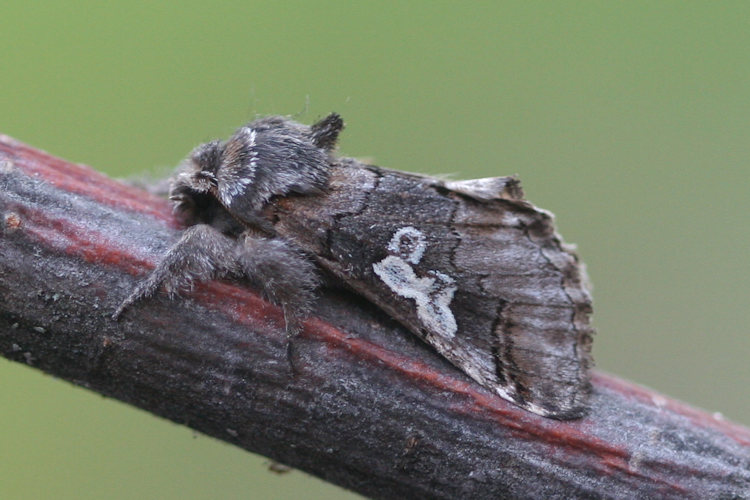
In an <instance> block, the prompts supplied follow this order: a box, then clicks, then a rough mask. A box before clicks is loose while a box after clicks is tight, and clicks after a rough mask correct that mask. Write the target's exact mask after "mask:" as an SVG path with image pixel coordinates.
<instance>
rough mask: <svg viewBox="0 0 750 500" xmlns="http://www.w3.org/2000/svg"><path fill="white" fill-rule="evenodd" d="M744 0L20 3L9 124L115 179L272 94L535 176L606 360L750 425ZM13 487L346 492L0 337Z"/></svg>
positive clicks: (621, 371)
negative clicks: (79, 381)
mask: <svg viewBox="0 0 750 500" xmlns="http://www.w3.org/2000/svg"><path fill="white" fill-rule="evenodd" d="M749 14H750V4H748V3H747V2H684V1H671V2H654V1H653V0H650V1H645V2H564V3H555V2H547V1H545V2H513V3H505V2H492V3H491V6H490V2H487V5H480V4H479V3H474V4H470V3H467V2H455V3H453V2H410V3H408V4H407V3H405V2H404V3H402V2H386V1H379V2H351V3H350V2H267V3H261V2H252V1H247V0H243V1H238V2H226V3H216V4H212V5H207V4H206V3H204V2H194V1H185V0H183V1H180V2H175V1H170V2H160V3H154V2H144V1H130V2H109V3H106V4H105V3H102V2H92V1H88V2H59V3H58V2H46V3H43V4H42V3H31V2H18V1H11V2H4V4H3V9H2V18H1V19H0V47H2V53H1V55H0V82H1V83H0V132H1V133H5V134H8V135H11V136H14V137H16V138H18V139H20V140H22V141H25V142H28V143H30V144H32V145H34V146H37V147H40V148H42V149H46V150H48V151H50V152H52V153H54V154H56V155H59V156H62V157H64V158H67V159H70V160H73V161H76V162H82V163H87V164H89V165H92V166H94V167H95V168H97V169H100V170H104V171H106V172H108V173H109V174H111V175H114V176H127V175H131V174H133V173H136V172H142V171H145V170H152V171H158V172H166V169H167V168H168V167H170V166H172V165H175V164H176V163H177V162H178V161H179V160H181V159H182V157H183V156H184V155H185V154H186V153H187V152H188V151H189V150H190V149H191V148H192V147H193V146H195V145H196V144H197V143H199V142H201V141H204V140H207V139H212V138H217V137H219V138H222V137H225V136H227V135H228V134H229V133H231V132H232V131H233V129H234V128H235V127H237V126H238V125H240V124H242V123H243V122H245V121H247V120H250V119H252V118H253V117H254V116H256V114H268V113H281V114H297V113H299V119H300V120H301V121H304V122H308V123H309V122H311V121H312V120H314V119H316V118H318V117H320V116H322V115H324V114H325V113H327V112H329V111H331V110H335V111H338V112H339V113H341V114H342V115H343V116H344V118H345V119H346V122H347V125H348V127H347V129H346V131H345V133H344V135H343V137H342V142H341V148H340V149H341V152H342V154H345V155H349V156H359V157H368V158H372V159H373V160H374V161H375V162H376V163H377V164H379V165H382V166H387V167H392V168H396V169H402V170H410V171H419V172H425V173H436V174H437V173H452V174H454V175H455V177H456V178H471V177H483V176H492V175H506V174H516V173H517V174H519V176H520V177H521V179H522V180H523V183H524V187H525V190H526V194H527V197H528V198H529V199H530V200H532V201H533V202H535V203H536V204H538V205H539V206H541V207H544V208H547V209H549V210H551V211H553V212H554V213H555V214H556V215H557V220H558V224H559V228H560V230H561V232H562V234H563V235H564V236H565V239H566V240H567V241H569V242H576V243H578V246H579V251H580V254H581V256H582V257H583V259H584V260H585V262H586V263H587V264H588V269H589V273H590V275H591V278H592V280H593V282H594V284H595V291H594V297H595V311H596V313H595V324H596V327H597V329H598V331H599V333H598V336H597V337H596V340H595V344H594V354H595V357H596V361H597V366H598V368H599V369H601V370H605V371H608V372H611V373H615V374H617V375H620V376H622V377H625V378H628V379H631V380H634V381H636V382H639V383H642V384H645V385H648V386H651V387H653V388H656V389H658V390H659V391H662V392H664V393H666V394H668V395H670V396H674V397H677V398H679V399H682V400H684V401H686V402H689V403H691V404H693V405H696V406H700V407H703V408H706V409H708V410H710V411H718V412H721V413H723V414H724V415H725V416H727V417H728V418H730V419H733V420H736V421H739V422H741V423H744V424H746V425H747V424H750V398H749V397H748V390H747V387H748V383H750V364H749V363H748V353H749V352H750V336H748V334H747V331H748V329H747V325H748V323H750V307H748V298H750V285H748V281H747V280H748V277H749V276H750V264H749V262H750V259H748V248H749V247H750V235H749V234H748V228H749V227H750V217H749V216H748V214H749V213H750V196H748V181H749V180H750V175H748V174H749V173H750V169H749V168H748V166H750V140H748V139H750V57H748V47H750V30H749V29H748V26H749V24H748V21H750V16H749ZM0 447H1V448H0V498H3V499H32V498H33V499H80V498H117V499H136V498H160V499H169V498H180V499H209V498H248V499H249V498H279V499H281V498H352V497H353V496H354V495H352V494H351V493H348V492H345V491H343V490H341V489H338V488H336V487H334V486H331V485H328V484H325V483H323V482H321V481H319V480H317V479H314V478H310V477H308V476H306V475H304V474H302V473H300V472H292V473H290V474H286V475H283V476H278V475H275V474H272V473H270V472H268V471H267V469H266V467H265V466H264V462H265V460H264V459H263V458H262V457H256V456H252V455H250V454H248V453H246V452H244V451H241V450H239V449H235V448H232V447H230V446H228V445H225V444H223V443H220V442H217V441H215V440H213V439H210V438H207V437H205V436H198V435H194V434H193V433H192V432H191V431H190V430H189V429H186V428H183V427H179V426H177V425H174V424H172V423H170V422H166V421H163V420H160V419H158V418H155V417H152V416H150V415H149V414H146V413H144V412H141V411H138V410H135V409H133V408H130V407H127V406H125V405H123V404H120V403H118V402H116V401H111V400H105V399H103V398H101V397H100V396H97V395H96V394H93V393H90V392H87V391H85V390H83V389H78V388H75V387H72V386H71V385H69V384H67V383H65V382H61V381H58V380H55V379H53V378H51V377H49V376H45V375H43V374H41V373H39V372H37V371H35V370H33V369H30V368H27V367H25V366H21V365H17V364H11V363H10V362H8V361H5V360H2V359H0Z"/></svg>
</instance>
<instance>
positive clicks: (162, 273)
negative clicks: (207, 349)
mask: <svg viewBox="0 0 750 500" xmlns="http://www.w3.org/2000/svg"><path fill="white" fill-rule="evenodd" d="M230 276H234V277H244V278H247V279H248V280H249V281H250V282H251V283H252V284H253V285H254V286H255V287H256V288H257V289H259V290H260V291H261V293H262V294H263V295H264V296H265V297H267V298H268V299H269V300H270V301H271V302H273V303H275V304H278V305H280V306H281V307H282V309H283V310H284V320H285V322H286V331H287V335H288V336H290V337H291V336H294V335H296V334H297V332H298V331H299V329H300V325H301V322H302V320H303V319H304V318H306V317H307V316H308V315H309V314H310V309H311V305H312V302H313V300H314V298H315V289H316V288H317V286H318V276H317V274H316V272H315V266H314V264H313V263H312V262H311V261H310V260H309V259H308V258H307V257H305V255H304V254H303V253H302V252H301V251H300V250H298V249H297V248H295V247H293V246H292V245H291V244H289V243H287V242H286V241H283V240H280V239H270V238H264V237H259V236H255V235H253V234H252V233H250V232H248V231H246V232H245V233H243V234H242V235H241V236H240V237H239V239H235V238H231V237H229V236H226V235H224V234H223V233H221V232H220V231H218V230H216V229H214V228H213V227H211V226H208V225H206V224H197V225H195V226H191V227H189V228H188V229H186V230H185V232H184V233H183V234H182V237H181V238H180V240H179V241H178V242H177V243H176V244H175V245H174V246H173V247H172V248H170V249H169V251H168V252H167V253H166V255H165V256H164V258H163V259H162V261H161V262H159V264H158V265H157V266H156V269H154V270H153V272H152V273H151V274H150V275H149V276H148V278H146V279H145V280H143V281H142V282H141V283H140V284H139V285H138V287H136V289H135V290H134V291H133V293H131V294H130V296H128V298H126V299H125V300H124V301H123V302H122V304H121V305H120V307H119V308H118V309H117V311H115V313H114V315H113V316H112V317H113V319H115V320H116V319H118V318H119V317H120V316H121V315H122V313H123V312H124V311H125V310H126V309H127V308H128V307H130V306H131V305H133V304H134V303H136V302H138V301H139V300H142V299H145V298H147V297H150V296H152V295H154V294H155V293H156V291H157V290H158V289H159V287H160V286H162V285H164V288H165V289H166V291H167V293H168V294H169V295H170V297H173V296H175V295H177V294H178V293H179V292H180V291H183V290H189V289H190V288H192V286H193V284H194V283H196V282H200V281H207V280H211V279H216V278H224V277H230Z"/></svg>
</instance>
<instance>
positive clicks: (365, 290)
mask: <svg viewBox="0 0 750 500" xmlns="http://www.w3.org/2000/svg"><path fill="white" fill-rule="evenodd" d="M268 212H272V214H268V215H271V216H272V218H273V219H274V220H275V223H274V226H275V230H276V231H277V232H278V234H279V235H280V236H282V237H286V238H289V239H292V240H293V241H295V242H296V243H297V244H299V245H300V246H301V247H302V248H304V249H305V250H307V251H308V252H310V253H311V254H314V255H315V256H316V259H317V261H318V262H319V264H320V265H321V266H322V267H323V268H325V269H327V270H328V271H329V272H330V273H332V274H333V275H335V276H336V277H338V278H339V279H341V280H342V281H344V282H345V283H346V284H348V286H349V287H351V288H352V289H354V290H355V291H356V292H358V293H359V294H361V295H363V296H364V297H365V298H367V299H368V300H370V301H372V302H373V303H375V304H376V305H378V306H379V307H380V308H382V309H383V310H384V311H385V312H387V313H388V314H390V315H391V316H392V317H394V318H396V319H398V320H399V321H400V322H401V323H402V324H404V326H406V327H407V328H408V329H409V330H411V331H412V332H413V333H415V334H417V335H418V336H419V337H420V338H422V339H423V340H424V341H426V342H427V343H428V344H430V345H432V346H433V347H434V348H435V349H436V350H437V351H438V352H439V353H440V354H441V355H442V356H444V357H445V358H447V359H448V360H449V361H451V362H452V363H453V364H455V365H456V366H458V367H459V368H460V369H461V370H463V371H464V372H465V373H467V374H468V375H469V376H471V377H472V378H473V379H475V380H476V381H478V382H480V383H481V384H482V385H484V386H486V387H489V388H491V389H493V390H494V391H495V392H496V393H498V394H499V395H500V396H502V397H504V398H506V399H508V400H510V401H513V402H515V403H516V404H518V405H519V406H521V407H523V408H526V409H528V410H530V411H532V412H534V413H537V414H540V415H544V416H548V417H554V418H560V419H568V418H576V417H580V416H582V415H583V414H584V413H585V411H586V408H587V399H588V395H589V392H590V383H589V375H588V368H589V366H590V365H591V356H590V346H591V337H592V334H593V330H592V328H591V327H590V325H589V314H590V313H591V298H590V296H589V293H588V291H587V283H586V278H585V275H584V270H583V267H582V265H581V264H580V263H579V262H578V259H577V257H576V256H575V254H574V253H573V252H572V250H571V249H570V248H569V247H567V246H566V245H565V244H564V243H563V242H562V241H561V239H560V237H559V236H558V235H557V233H556V232H555V229H554V223H553V217H552V215H551V214H550V213H548V212H546V211H543V210H540V209H538V208H536V207H534V206H533V205H532V204H530V203H529V202H527V201H525V200H523V193H522V191H521V188H520V184H519V182H518V180H517V179H515V178H513V177H498V178H489V179H478V180H472V181H456V182H443V181H441V180H438V179H435V178H431V177H422V176H418V175H413V174H408V173H404V172H399V171H394V170H387V169H382V168H379V167H374V166H369V165H365V164H362V163H359V162H357V161H356V160H352V159H341V160H340V161H339V162H338V163H337V164H336V165H334V167H333V169H332V171H331V176H330V180H329V187H328V190H327V194H326V195H325V196H320V197H296V198H287V199H280V200H278V201H277V202H276V203H274V204H272V205H271V206H269V207H268Z"/></svg>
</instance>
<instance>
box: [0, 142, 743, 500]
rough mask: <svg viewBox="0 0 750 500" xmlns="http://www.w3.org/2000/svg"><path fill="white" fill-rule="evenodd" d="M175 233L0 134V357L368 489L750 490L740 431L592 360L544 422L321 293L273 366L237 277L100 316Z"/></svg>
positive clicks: (387, 493)
mask: <svg viewBox="0 0 750 500" xmlns="http://www.w3.org/2000/svg"><path fill="white" fill-rule="evenodd" d="M178 234H179V228H178V227H177V226H176V223H175V222H174V221H173V219H172V217H171V215H170V209H169V206H168V204H167V202H166V201H164V200H161V199H158V198H156V197H153V196H151V195H149V194H148V193H145V192H143V191H141V190H138V189H135V188H132V187H128V186H125V185H123V184H120V183H117V182H115V181H113V180H110V179H108V178H106V177H105V176H103V175H101V174H98V173H96V172H94V171H92V170H91V169H89V168H87V167H83V166H79V165H73V164H70V163H67V162H65V161H62V160H59V159H56V158H53V157H50V156H49V155H47V154H45V153H42V152H39V151H37V150H34V149H32V148H29V147H28V146H25V145H22V144H20V143H17V142H15V141H13V140H11V139H9V138H7V137H0V354H2V355H3V356H5V357H7V358H9V359H12V360H16V361H19V362H21V363H26V364H29V365H31V366H34V367H36V368H38V369H41V370H44V371H45V372H48V373H50V374H53V375H55V376H58V377H61V378H64V379H67V380H70V381H71V382H73V383H75V384H78V385H81V386H84V387H87V388H90V389H91V390H94V391H97V392H99V393H102V394H104V395H106V396H109V397H113V398H117V399H119V400H122V401H125V402H128V403H130V404H133V405H135V406H138V407H140V408H143V409H146V410H148V411H150V412H152V413H154V414H156V415H160V416H163V417H165V418H168V419H170V420H173V421H175V422H178V423H182V424H185V425H188V426H190V427H192V428H194V429H196V430H199V431H201V432H204V433H206V434H209V435H211V436H215V437H217V438H219V439H222V440H224V441H227V442H230V443H233V444H235V445H237V446H240V447H242V448H245V449H247V450H250V451H253V452H257V453H261V454H263V455H266V456H268V457H270V458H272V459H274V460H277V461H279V462H282V463H284V464H288V465H290V466H293V467H296V468H299V469H302V470H305V471H307V472H310V473H312V474H315V475H317V476H319V477H321V478H323V479H325V480H328V481H330V482H333V483H335V484H339V485H341V486H344V487H346V488H349V489H351V490H354V491H357V492H359V493H361V494H363V495H367V496H370V497H378V498H400V497H411V498H414V497H420V498H421V497H425V498H427V497H435V498H439V497H442V498H503V497H510V498H601V497H609V498H750V431H748V430H747V429H745V428H742V427H740V426H737V425H734V424H731V423H728V422H726V421H723V420H721V419H719V418H716V417H714V416H712V415H709V414H707V413H705V412H702V411H699V410H694V409H692V408H690V407H688V406H686V405H684V404H682V403H679V402H676V401H674V400H672V399H669V398H667V397H664V396H661V395H659V394H656V393H653V392H651V391H649V390H646V389H643V388H640V387H637V386H634V385H632V384H630V383H627V382H623V381H620V380H617V379H616V378H614V377H611V376H609V375H604V374H601V373H594V376H593V386H594V389H593V394H592V400H591V404H592V408H591V411H590V413H589V415H588V416H587V417H586V418H584V419H581V420H574V421H569V422H560V421H555V420H551V419H546V418H543V417H539V416H536V415H533V414H531V413H529V412H526V411H524V410H521V409H520V408H518V407H516V406H513V405H512V404H510V403H507V402H505V401H504V400H503V399H501V398H500V397H498V396H496V395H494V394H493V393H491V392H490V391H488V390H486V389H483V388H482V387H481V386H479V385H478V384H476V383H474V382H472V381H471V380H469V379H468V378H467V377H466V376H464V375H463V374H461V372H459V371H458V370H457V369H455V368H454V367H452V366H451V365H450V364H448V363H447V362H446V361H444V360H443V359H442V358H440V357H439V356H438V355H437V354H435V353H434V352H433V351H431V350H430V349H429V348H428V347H426V346H425V345H423V344H421V343H420V342H419V341H418V340H416V339H415V338H414V337H413V335H411V334H410V333H408V332H406V331H405V330H404V329H403V328H401V327H400V326H398V325H397V324H396V323H395V322H394V321H392V320H390V319H389V318H387V317H385V315H383V314H382V313H381V312H379V311H378V310H377V309H375V308H373V307H372V306H370V305H368V303H367V302H365V301H363V300H361V299H358V298H357V297H354V296H352V295H351V294H348V293H346V292H343V291H336V290H327V291H326V292H325V293H324V294H323V296H322V297H321V299H320V301H319V303H318V304H317V305H316V317H315V318H312V319H310V320H309V321H308V322H307V323H306V324H305V328H304V331H303V332H302V334H301V335H300V337H299V338H297V339H296V340H295V341H294V353H295V362H294V371H292V369H291V368H290V366H289V364H288V363H287V360H286V339H285V333H284V328H283V318H282V315H281V313H280V311H279V309H278V308H277V307H275V306H272V305H270V304H268V303H266V302H264V301H263V300H261V299H260V298H259V297H258V296H257V295H256V294H255V293H253V292H252V291H251V290H249V289H248V288H247V287H243V286H242V285H241V284H230V283H218V282H215V283H210V284H206V285H201V286H199V287H198V288H196V290H195V291H194V292H193V293H192V294H190V296H189V297H188V298H186V299H180V300H176V301H169V300H168V299H167V298H166V297H165V296H164V295H163V294H159V296H158V297H156V298H155V299H153V300H150V301H146V302H144V303H140V304H137V305H136V306H135V307H134V308H133V309H132V310H130V311H128V312H127V313H126V314H125V316H124V317H123V319H122V320H121V321H120V322H113V321H112V320H111V319H110V315H111V314H112V312H113V311H114V310H115V309H116V307H117V305H118V304H119V302H120V301H121V300H122V299H123V298H124V297H125V296H126V295H127V294H128V292H129V291H130V290H132V288H133V287H134V285H135V283H136V280H137V279H138V278H139V277H142V276H143V275H144V274H145V273H146V272H147V271H149V270H150V269H152V268H153V266H154V265H155V263H156V262H157V260H158V259H159V257H160V256H161V255H162V254H163V252H164V251H165V250H166V249H167V248H168V246H169V245H170V244H172V243H173V242H174V241H175V240H176V238H177V236H178Z"/></svg>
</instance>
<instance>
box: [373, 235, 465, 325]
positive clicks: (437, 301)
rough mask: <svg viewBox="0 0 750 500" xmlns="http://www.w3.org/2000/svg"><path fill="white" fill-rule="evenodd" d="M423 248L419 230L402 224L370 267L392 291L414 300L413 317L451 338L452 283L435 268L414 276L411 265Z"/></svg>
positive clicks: (420, 254)
mask: <svg viewBox="0 0 750 500" xmlns="http://www.w3.org/2000/svg"><path fill="white" fill-rule="evenodd" d="M426 248H427V241H426V240H425V237H424V234H422V232H421V231H419V230H418V229H416V228H414V227H411V226H406V227H402V228H401V229H399V230H398V231H396V232H395V233H394V234H393V237H392V238H391V241H390V243H388V252H389V253H390V255H388V256H387V257H386V258H384V259H383V260H381V261H380V262H376V263H375V264H373V265H372V269H373V271H375V274H377V275H378V277H380V279H381V280H383V283H385V284H386V285H387V286H388V288H390V289H391V290H393V292H394V293H396V294H398V295H400V296H401V297H404V298H407V299H414V301H415V303H416V306H417V316H418V317H419V319H420V321H421V322H422V324H424V326H425V327H426V328H427V329H428V330H429V331H430V332H431V333H434V334H437V335H440V336H442V337H445V338H451V337H453V336H454V335H455V334H456V330H457V329H458V327H457V325H456V318H455V317H454V316H453V312H452V311H451V309H450V303H451V301H452V300H453V294H454V293H455V292H456V282H455V280H454V279H453V278H451V277H450V276H448V275H447V274H444V273H441V272H439V271H432V270H429V271H426V272H424V273H423V276H417V274H416V273H415V271H414V268H413V267H412V264H413V265H417V264H419V262H420V261H421V260H422V256H423V255H424V252H425V250H426Z"/></svg>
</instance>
